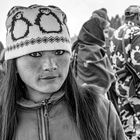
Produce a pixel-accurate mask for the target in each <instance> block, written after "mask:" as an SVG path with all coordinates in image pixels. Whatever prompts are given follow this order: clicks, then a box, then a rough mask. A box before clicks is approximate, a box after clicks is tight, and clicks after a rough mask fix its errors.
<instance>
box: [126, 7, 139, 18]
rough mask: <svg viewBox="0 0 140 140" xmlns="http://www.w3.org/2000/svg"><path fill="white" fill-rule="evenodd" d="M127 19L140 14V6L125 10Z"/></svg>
mask: <svg viewBox="0 0 140 140" xmlns="http://www.w3.org/2000/svg"><path fill="white" fill-rule="evenodd" d="M124 14H125V17H131V16H134V15H135V14H140V6H138V5H130V6H129V7H128V8H127V9H126V10H125V13H124Z"/></svg>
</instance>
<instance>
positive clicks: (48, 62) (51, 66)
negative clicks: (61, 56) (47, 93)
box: [42, 58, 57, 72]
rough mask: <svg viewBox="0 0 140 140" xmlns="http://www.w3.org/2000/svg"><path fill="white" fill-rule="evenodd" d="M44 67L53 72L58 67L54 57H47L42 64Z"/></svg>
mask: <svg viewBox="0 0 140 140" xmlns="http://www.w3.org/2000/svg"><path fill="white" fill-rule="evenodd" d="M42 69H43V70H44V71H49V72H52V71H54V70H56V69H57V64H56V62H55V60H54V59H52V58H47V59H45V60H44V61H43V64H42Z"/></svg>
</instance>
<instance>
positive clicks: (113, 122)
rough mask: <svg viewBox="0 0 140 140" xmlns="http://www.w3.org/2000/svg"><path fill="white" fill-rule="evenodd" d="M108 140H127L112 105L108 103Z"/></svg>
mask: <svg viewBox="0 0 140 140" xmlns="http://www.w3.org/2000/svg"><path fill="white" fill-rule="evenodd" d="M108 115H109V116H108V140H128V139H127V137H126V135H125V133H124V130H123V128H122V124H121V121H120V119H119V116H118V115H117V112H116V110H115V108H114V106H113V104H112V103H111V102H110V103H109V114H108Z"/></svg>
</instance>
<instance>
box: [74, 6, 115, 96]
mask: <svg viewBox="0 0 140 140" xmlns="http://www.w3.org/2000/svg"><path fill="white" fill-rule="evenodd" d="M108 25H109V20H108V17H107V14H106V11H105V9H99V10H95V11H94V12H93V13H92V16H91V18H90V19H89V20H88V21H86V22H85V23H84V24H83V26H82V28H81V30H80V32H79V35H78V39H77V40H76V41H75V42H74V44H73V47H72V50H73V54H74V59H73V71H74V75H75V77H76V79H77V81H78V83H79V84H80V85H83V86H84V85H90V86H93V87H96V88H97V89H98V90H99V92H100V93H102V94H103V95H105V93H106V92H107V91H108V89H109V87H110V85H111V83H112V82H113V80H114V73H113V70H112V67H111V64H110V60H109V58H108V56H107V53H106V48H105V45H106V42H105V36H104V30H105V29H106V28H107V27H108Z"/></svg>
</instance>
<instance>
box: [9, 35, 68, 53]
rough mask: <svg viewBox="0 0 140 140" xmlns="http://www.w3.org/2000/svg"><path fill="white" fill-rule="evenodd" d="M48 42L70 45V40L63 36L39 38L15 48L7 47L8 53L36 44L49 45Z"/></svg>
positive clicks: (16, 45) (17, 45)
mask: <svg viewBox="0 0 140 140" xmlns="http://www.w3.org/2000/svg"><path fill="white" fill-rule="evenodd" d="M48 42H49V43H54V42H56V43H59V42H63V43H65V42H66V43H70V40H69V39H68V38H66V37H63V36H61V37H59V36H55V37H53V36H49V37H46V36H45V37H42V38H40V37H38V38H36V39H34V38H31V39H30V40H25V41H24V42H23V41H21V42H20V43H17V44H15V45H13V46H8V47H7V51H12V50H14V49H19V48H21V47H23V46H29V45H34V44H36V43H37V44H40V43H48Z"/></svg>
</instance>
